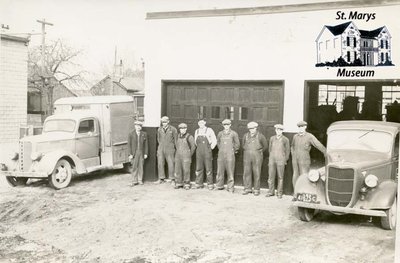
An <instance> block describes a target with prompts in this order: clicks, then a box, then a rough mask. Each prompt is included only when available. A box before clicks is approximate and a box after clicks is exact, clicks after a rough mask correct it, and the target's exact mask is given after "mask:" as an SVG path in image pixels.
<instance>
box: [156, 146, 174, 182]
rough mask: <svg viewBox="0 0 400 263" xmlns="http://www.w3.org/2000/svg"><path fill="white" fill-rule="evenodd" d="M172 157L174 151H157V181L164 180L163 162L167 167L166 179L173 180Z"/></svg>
mask: <svg viewBox="0 0 400 263" xmlns="http://www.w3.org/2000/svg"><path fill="white" fill-rule="evenodd" d="M174 155H175V150H172V151H171V150H166V149H158V151H157V162H158V179H160V180H164V179H165V171H164V166H165V161H167V165H168V178H169V179H171V180H174V179H175V178H174V158H175V157H174Z"/></svg>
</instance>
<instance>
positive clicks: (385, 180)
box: [293, 121, 400, 230]
mask: <svg viewBox="0 0 400 263" xmlns="http://www.w3.org/2000/svg"><path fill="white" fill-rule="evenodd" d="M399 131H400V124H399V123H391V122H381V121H339V122H335V123H333V124H331V125H330V127H329V128H328V130H327V134H328V141H327V154H326V160H325V162H326V166H325V167H322V168H321V169H318V170H311V171H310V172H309V173H308V174H305V175H302V176H300V177H299V179H298V180H297V182H296V185H295V189H294V196H295V198H294V201H295V202H294V203H293V204H294V206H296V207H297V208H298V213H299V217H300V219H301V220H303V221H307V222H308V221H310V220H312V219H313V217H314V215H315V214H316V213H317V212H318V211H320V210H323V211H329V212H331V213H334V214H338V215H342V214H359V215H365V216H370V217H372V218H373V219H374V220H375V221H376V222H380V224H381V226H382V228H384V229H389V230H391V229H394V228H395V227H396V208H397V172H398V162H399Z"/></svg>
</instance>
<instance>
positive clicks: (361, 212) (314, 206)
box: [293, 201, 386, 217]
mask: <svg viewBox="0 0 400 263" xmlns="http://www.w3.org/2000/svg"><path fill="white" fill-rule="evenodd" d="M293 206H297V207H304V208H310V209H317V210H324V211H329V212H333V213H344V214H356V215H365V216H379V217H386V213H385V212H384V211H379V210H367V209H360V208H350V207H341V206H332V205H323V204H314V203H305V202H300V201H296V202H294V203H293Z"/></svg>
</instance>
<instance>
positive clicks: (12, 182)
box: [6, 176, 28, 187]
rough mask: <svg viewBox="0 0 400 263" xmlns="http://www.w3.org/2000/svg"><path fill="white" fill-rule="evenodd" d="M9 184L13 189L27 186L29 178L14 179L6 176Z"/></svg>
mask: <svg viewBox="0 0 400 263" xmlns="http://www.w3.org/2000/svg"><path fill="white" fill-rule="evenodd" d="M6 180H7V183H8V184H9V185H11V186H12V187H15V186H19V185H25V184H26V182H27V181H28V178H24V177H14V176H6Z"/></svg>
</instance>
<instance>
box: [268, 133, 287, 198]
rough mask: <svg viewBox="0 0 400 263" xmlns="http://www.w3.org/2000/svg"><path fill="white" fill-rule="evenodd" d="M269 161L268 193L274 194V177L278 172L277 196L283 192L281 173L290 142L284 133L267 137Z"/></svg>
mask: <svg viewBox="0 0 400 263" xmlns="http://www.w3.org/2000/svg"><path fill="white" fill-rule="evenodd" d="M268 149H269V161H268V188H269V192H270V194H272V195H274V191H275V177H276V173H278V189H277V190H278V196H282V194H283V175H284V172H285V165H286V163H287V160H289V155H290V143H289V139H288V138H287V137H285V136H284V135H281V136H279V138H278V136H276V135H274V136H272V137H271V138H270V139H269V148H268Z"/></svg>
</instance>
